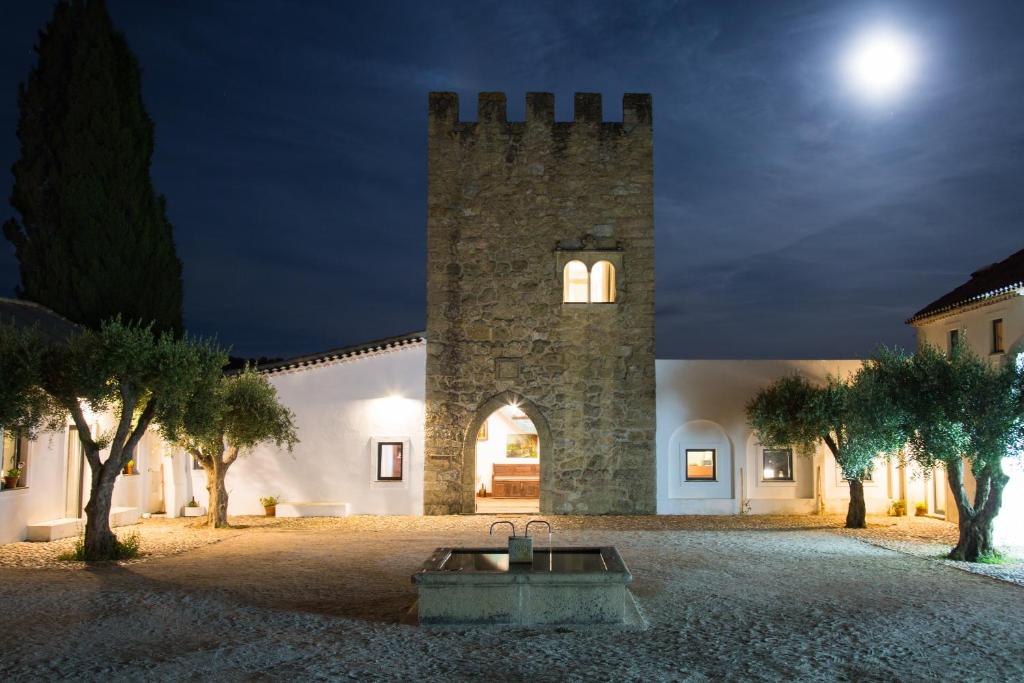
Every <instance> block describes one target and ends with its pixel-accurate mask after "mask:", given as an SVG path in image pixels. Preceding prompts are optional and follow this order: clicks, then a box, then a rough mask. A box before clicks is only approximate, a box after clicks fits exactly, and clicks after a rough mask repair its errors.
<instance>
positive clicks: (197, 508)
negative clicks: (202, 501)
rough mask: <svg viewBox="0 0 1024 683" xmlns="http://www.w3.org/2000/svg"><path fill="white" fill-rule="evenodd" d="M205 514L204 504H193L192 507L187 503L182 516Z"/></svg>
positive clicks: (200, 515)
mask: <svg viewBox="0 0 1024 683" xmlns="http://www.w3.org/2000/svg"><path fill="white" fill-rule="evenodd" d="M205 514H206V508H204V507H203V506H202V505H193V506H191V507H189V506H188V505H186V506H185V507H183V508H182V509H181V516H182V517H202V516H203V515H205Z"/></svg>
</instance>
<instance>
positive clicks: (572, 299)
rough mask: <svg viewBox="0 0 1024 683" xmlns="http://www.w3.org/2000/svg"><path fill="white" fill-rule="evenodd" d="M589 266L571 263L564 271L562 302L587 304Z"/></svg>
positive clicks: (579, 262)
mask: <svg viewBox="0 0 1024 683" xmlns="http://www.w3.org/2000/svg"><path fill="white" fill-rule="evenodd" d="M589 288H590V282H589V278H588V277H587V266H586V265H584V263H583V261H569V262H568V263H566V264H565V268H563V269H562V302H563V303H567V304H585V303H587V294H588V291H587V290H588V289H589Z"/></svg>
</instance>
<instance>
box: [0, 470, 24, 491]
mask: <svg viewBox="0 0 1024 683" xmlns="http://www.w3.org/2000/svg"><path fill="white" fill-rule="evenodd" d="M19 479H21V468H20V467H12V468H11V469H9V470H7V471H6V472H4V488H5V489H13V488H17V486H18V480H19Z"/></svg>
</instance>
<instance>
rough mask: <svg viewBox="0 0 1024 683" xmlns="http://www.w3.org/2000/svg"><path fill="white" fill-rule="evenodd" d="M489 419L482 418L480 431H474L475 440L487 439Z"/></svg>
mask: <svg viewBox="0 0 1024 683" xmlns="http://www.w3.org/2000/svg"><path fill="white" fill-rule="evenodd" d="M488 422H489V420H484V422H483V424H481V425H480V431H479V432H477V433H476V440H477V441H487V439H488V436H487V423H488Z"/></svg>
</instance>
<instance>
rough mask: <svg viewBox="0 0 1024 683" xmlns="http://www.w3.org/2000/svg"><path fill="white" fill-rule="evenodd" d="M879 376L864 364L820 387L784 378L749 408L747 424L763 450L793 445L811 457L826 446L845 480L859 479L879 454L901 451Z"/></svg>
mask: <svg viewBox="0 0 1024 683" xmlns="http://www.w3.org/2000/svg"><path fill="white" fill-rule="evenodd" d="M882 389H883V387H882V386H881V385H880V384H879V381H878V377H877V372H876V371H875V370H874V369H873V368H872V367H870V366H869V365H867V364H865V365H864V366H862V367H861V369H860V370H859V371H858V372H857V373H856V374H855V375H854V376H853V377H852V378H851V379H849V380H844V379H840V378H838V377H829V378H828V380H827V381H826V382H825V384H824V385H823V386H818V385H814V384H811V383H810V382H809V381H808V380H807V379H806V378H804V377H801V376H800V375H790V376H788V377H783V378H782V379H780V380H778V381H776V382H775V383H774V384H772V385H770V386H769V387H767V388H765V389H763V390H762V391H760V392H759V393H758V394H757V395H756V396H754V398H753V399H751V401H750V402H749V403H748V404H747V419H748V421H749V422H750V425H751V427H752V428H753V429H754V431H755V433H756V434H757V438H758V440H759V441H760V442H761V443H762V444H764V445H765V446H767V447H769V448H772V447H785V446H791V447H793V448H795V449H796V450H797V451H799V452H801V453H804V454H805V455H810V454H812V453H813V452H814V450H815V448H816V447H817V444H818V442H819V441H824V442H825V444H826V445H827V446H828V448H829V450H830V451H831V452H832V455H833V456H834V457H835V459H836V463H837V464H838V465H839V467H840V468H841V469H842V471H843V476H845V477H846V478H847V479H855V480H859V479H861V478H862V477H863V476H864V472H865V471H866V470H867V469H868V468H869V467H870V466H871V463H872V461H873V460H874V459H875V458H876V457H877V456H878V455H879V454H880V453H892V452H895V451H897V450H899V448H900V446H902V444H903V442H904V432H903V427H904V422H903V421H902V420H899V419H894V418H893V417H892V416H891V415H890V413H889V411H890V410H891V408H892V405H893V404H892V401H891V400H890V399H889V397H888V396H886V395H885V394H884V393H883V391H882Z"/></svg>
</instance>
